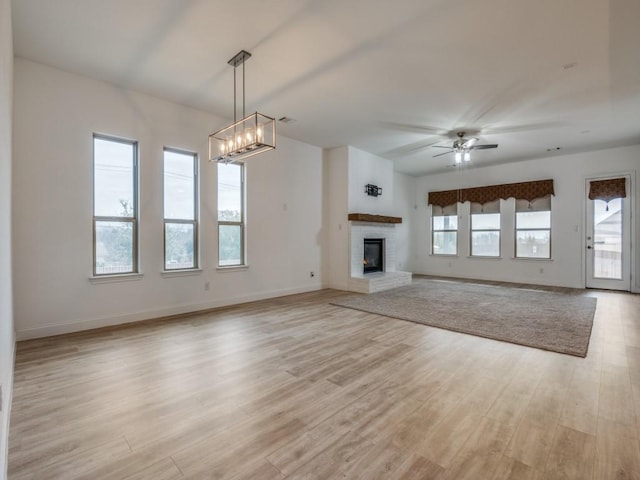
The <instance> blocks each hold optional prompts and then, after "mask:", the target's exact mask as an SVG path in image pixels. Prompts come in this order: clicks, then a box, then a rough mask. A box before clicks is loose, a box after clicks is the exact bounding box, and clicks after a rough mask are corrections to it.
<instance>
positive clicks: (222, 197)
mask: <svg viewBox="0 0 640 480" xmlns="http://www.w3.org/2000/svg"><path fill="white" fill-rule="evenodd" d="M244 198H245V192H244V165H243V164H242V163H218V266H220V267H232V266H241V265H244V264H245V247H244V245H245V211H244Z"/></svg>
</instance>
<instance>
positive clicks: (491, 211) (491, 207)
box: [471, 199, 500, 257]
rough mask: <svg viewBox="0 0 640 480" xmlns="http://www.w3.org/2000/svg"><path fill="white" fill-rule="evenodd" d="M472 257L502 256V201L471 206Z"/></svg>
mask: <svg viewBox="0 0 640 480" xmlns="http://www.w3.org/2000/svg"><path fill="white" fill-rule="evenodd" d="M471 256H472V257H499V256H500V200H499V199H498V200H495V201H493V202H488V203H485V204H480V203H472V204H471Z"/></svg>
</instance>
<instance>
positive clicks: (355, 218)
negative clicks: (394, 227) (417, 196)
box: [349, 213, 402, 223]
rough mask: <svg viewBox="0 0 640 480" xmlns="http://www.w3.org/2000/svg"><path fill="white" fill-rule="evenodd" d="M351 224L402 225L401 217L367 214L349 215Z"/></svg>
mask: <svg viewBox="0 0 640 480" xmlns="http://www.w3.org/2000/svg"><path fill="white" fill-rule="evenodd" d="M349 221H351V222H374V223H402V217H386V216H384V215H370V214H368V213H350V214H349Z"/></svg>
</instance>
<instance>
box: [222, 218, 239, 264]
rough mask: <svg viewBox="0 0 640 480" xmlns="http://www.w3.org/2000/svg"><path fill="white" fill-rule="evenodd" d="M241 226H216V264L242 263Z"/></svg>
mask: <svg viewBox="0 0 640 480" xmlns="http://www.w3.org/2000/svg"><path fill="white" fill-rule="evenodd" d="M241 239H242V228H241V227H240V225H219V226H218V250H219V251H218V264H219V265H220V266H228V265H242V241H241Z"/></svg>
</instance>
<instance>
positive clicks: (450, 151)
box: [433, 150, 453, 158]
mask: <svg viewBox="0 0 640 480" xmlns="http://www.w3.org/2000/svg"><path fill="white" fill-rule="evenodd" d="M452 152H453V150H449V151H448V152H444V153H439V154H437V155H434V156H433V158H436V157H441V156H442V155H448V154H450V153H452Z"/></svg>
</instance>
